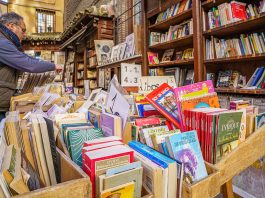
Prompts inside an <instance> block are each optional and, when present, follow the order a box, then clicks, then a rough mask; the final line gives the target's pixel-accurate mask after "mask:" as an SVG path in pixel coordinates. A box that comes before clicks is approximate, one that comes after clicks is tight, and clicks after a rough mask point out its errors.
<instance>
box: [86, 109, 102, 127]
mask: <svg viewBox="0 0 265 198" xmlns="http://www.w3.org/2000/svg"><path fill="white" fill-rule="evenodd" d="M87 116H88V120H89V121H90V122H91V123H92V124H93V125H94V127H96V128H99V127H100V113H99V112H92V111H88V113H87Z"/></svg>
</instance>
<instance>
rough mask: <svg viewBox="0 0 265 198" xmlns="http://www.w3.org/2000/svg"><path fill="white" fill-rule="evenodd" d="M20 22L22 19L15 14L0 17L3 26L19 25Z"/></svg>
mask: <svg viewBox="0 0 265 198" xmlns="http://www.w3.org/2000/svg"><path fill="white" fill-rule="evenodd" d="M22 20H23V17H22V16H20V15H18V14H17V13H15V12H8V13H5V14H3V15H2V16H1V17H0V23H1V24H3V25H7V24H9V23H14V24H17V25H19V23H20V22H21V21H22Z"/></svg>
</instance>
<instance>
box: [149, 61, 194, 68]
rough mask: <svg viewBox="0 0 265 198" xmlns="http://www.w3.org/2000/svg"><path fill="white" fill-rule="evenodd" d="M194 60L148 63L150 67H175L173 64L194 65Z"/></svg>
mask: <svg viewBox="0 0 265 198" xmlns="http://www.w3.org/2000/svg"><path fill="white" fill-rule="evenodd" d="M193 64H194V60H178V61H169V62H164V63H162V62H161V63H159V64H153V65H150V64H149V65H148V66H149V67H173V66H181V65H193Z"/></svg>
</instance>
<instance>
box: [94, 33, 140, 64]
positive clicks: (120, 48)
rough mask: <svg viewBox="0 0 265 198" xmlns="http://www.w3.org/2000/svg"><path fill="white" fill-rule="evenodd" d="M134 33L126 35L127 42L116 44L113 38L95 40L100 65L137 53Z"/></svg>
mask: <svg viewBox="0 0 265 198" xmlns="http://www.w3.org/2000/svg"><path fill="white" fill-rule="evenodd" d="M135 42H136V40H135V38H134V33H132V34H130V35H128V36H126V39H125V42H123V43H120V44H118V45H115V46H114V42H113V40H95V50H96V55H97V63H98V65H104V64H108V63H111V62H115V61H118V60H122V59H126V58H130V57H132V56H134V55H135Z"/></svg>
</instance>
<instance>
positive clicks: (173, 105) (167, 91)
mask: <svg viewBox="0 0 265 198" xmlns="http://www.w3.org/2000/svg"><path fill="white" fill-rule="evenodd" d="M146 100H148V101H149V103H150V104H152V105H153V106H154V107H155V108H156V109H157V110H158V111H159V112H160V113H161V114H162V115H163V116H165V117H166V118H167V119H168V120H170V121H171V122H172V123H173V124H174V125H175V126H176V127H177V128H179V129H182V120H181V115H180V112H181V111H180V109H179V108H178V105H177V101H176V98H175V95H174V90H173V88H172V87H170V86H169V85H168V84H166V83H163V84H162V85H160V86H159V87H158V88H157V89H155V90H154V91H152V92H151V93H149V94H148V95H147V96H146Z"/></svg>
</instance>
